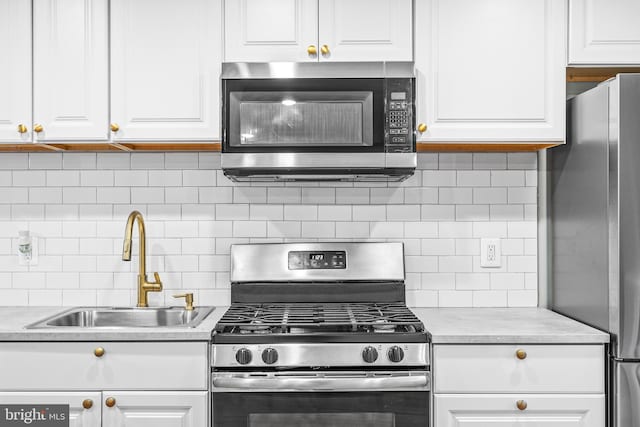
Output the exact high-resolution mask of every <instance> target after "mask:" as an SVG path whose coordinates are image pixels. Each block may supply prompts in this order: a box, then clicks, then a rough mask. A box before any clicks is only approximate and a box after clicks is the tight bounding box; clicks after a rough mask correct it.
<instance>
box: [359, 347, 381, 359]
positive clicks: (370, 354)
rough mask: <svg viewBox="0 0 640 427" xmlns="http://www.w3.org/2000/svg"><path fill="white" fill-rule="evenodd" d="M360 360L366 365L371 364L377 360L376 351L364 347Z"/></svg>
mask: <svg viewBox="0 0 640 427" xmlns="http://www.w3.org/2000/svg"><path fill="white" fill-rule="evenodd" d="M362 359H364V361H365V362H367V363H373V362H375V361H376V360H378V351H377V350H376V349H375V348H373V347H371V346H368V347H365V348H364V350H362Z"/></svg>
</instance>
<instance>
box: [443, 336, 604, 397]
mask: <svg viewBox="0 0 640 427" xmlns="http://www.w3.org/2000/svg"><path fill="white" fill-rule="evenodd" d="M518 350H523V351H524V352H525V353H526V354H524V353H521V354H520V357H523V358H522V359H521V358H519V357H518V354H517V352H518ZM433 372H434V382H433V384H434V390H435V392H436V393H468V392H487V393H509V392H529V393H604V348H603V346H601V345H525V344H522V345H435V346H434V347H433Z"/></svg>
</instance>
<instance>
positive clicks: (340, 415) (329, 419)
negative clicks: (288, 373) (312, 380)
mask: <svg viewBox="0 0 640 427" xmlns="http://www.w3.org/2000/svg"><path fill="white" fill-rule="evenodd" d="M428 424H429V392H426V391H385V392H375V391H373V392H300V393H295V392H274V393H269V392H262V393H216V392H214V393H213V426H214V427H223V426H224V427H275V426H278V427H301V426H304V427H356V426H358V427H425V426H427V425H428Z"/></svg>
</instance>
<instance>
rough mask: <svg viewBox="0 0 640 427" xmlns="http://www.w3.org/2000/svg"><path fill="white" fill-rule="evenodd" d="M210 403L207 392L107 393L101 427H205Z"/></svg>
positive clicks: (104, 394)
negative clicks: (109, 404)
mask: <svg viewBox="0 0 640 427" xmlns="http://www.w3.org/2000/svg"><path fill="white" fill-rule="evenodd" d="M109 398H112V399H115V404H114V405H113V406H112V407H108V406H106V403H107V400H108V399H109ZM207 399H208V393H207V392H206V391H201V392H155V393H152V392H124V391H122V392H104V393H103V399H102V400H103V403H102V404H103V408H102V410H103V414H104V417H103V424H102V427H157V426H162V427H206V426H207V406H208V403H207Z"/></svg>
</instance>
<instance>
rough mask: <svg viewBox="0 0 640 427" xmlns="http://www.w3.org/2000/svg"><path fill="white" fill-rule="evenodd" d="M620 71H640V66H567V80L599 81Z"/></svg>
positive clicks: (573, 81)
mask: <svg viewBox="0 0 640 427" xmlns="http://www.w3.org/2000/svg"><path fill="white" fill-rule="evenodd" d="M620 73H640V67H602V68H596V67H568V68H567V82H571V83H576V82H592V83H600V82H604V81H606V80H609V79H610V78H611V77H615V76H616V75H617V74H620Z"/></svg>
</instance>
